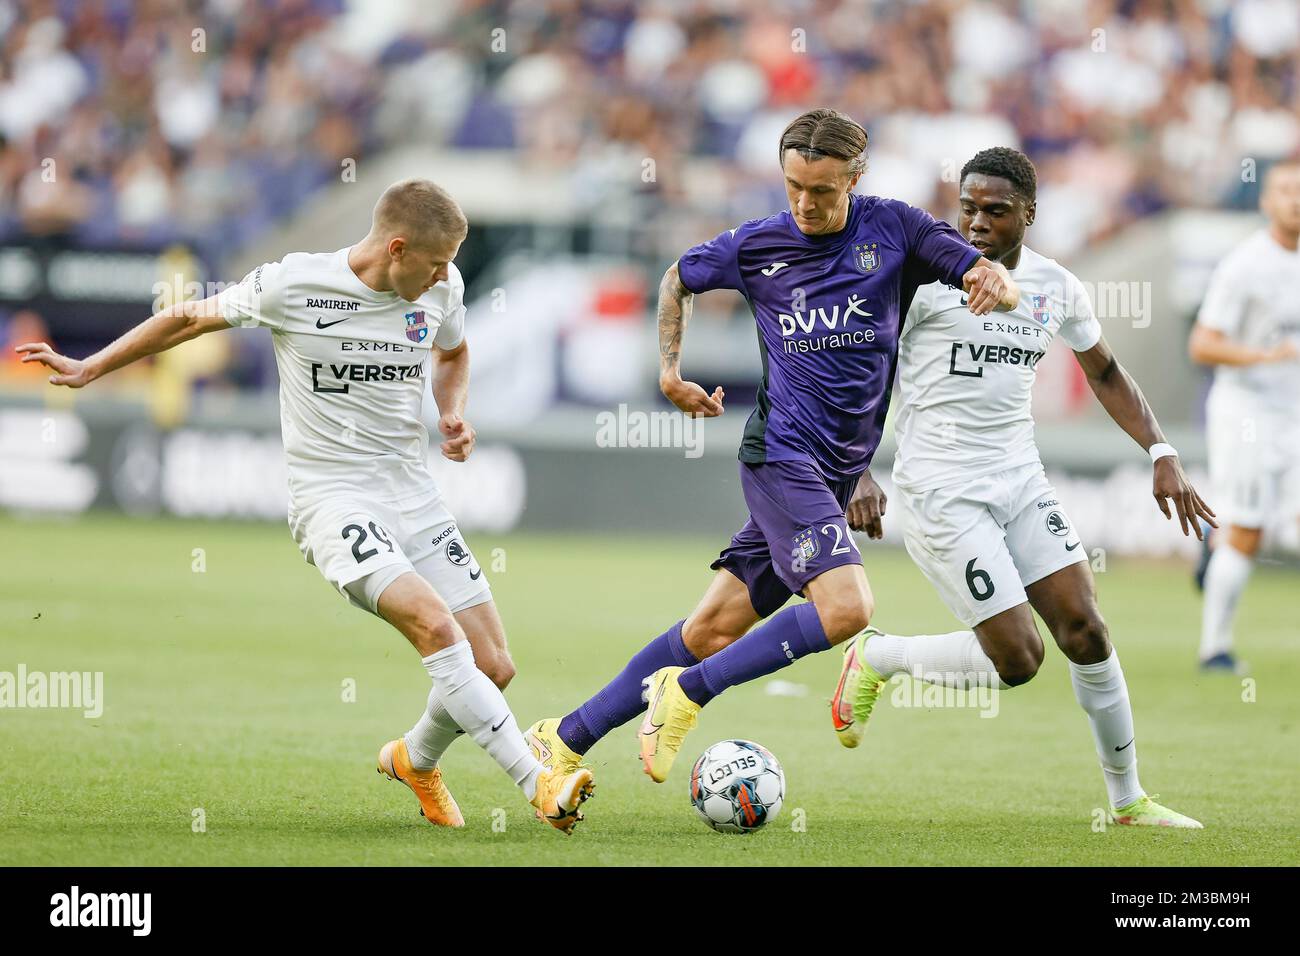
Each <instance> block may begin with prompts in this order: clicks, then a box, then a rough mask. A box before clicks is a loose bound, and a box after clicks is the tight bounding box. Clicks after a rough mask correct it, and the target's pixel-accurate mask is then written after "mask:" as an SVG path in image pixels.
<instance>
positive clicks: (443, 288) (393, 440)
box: [219, 249, 465, 506]
mask: <svg viewBox="0 0 1300 956" xmlns="http://www.w3.org/2000/svg"><path fill="white" fill-rule="evenodd" d="M449 272H450V275H449V277H448V279H447V281H445V282H439V283H438V284H437V285H435V286H434V287H433V288H431V289H429V291H427V292H426V293H424V295H422V296H420V298H419V299H418V300H416V301H415V302H408V301H406V300H405V299H403V298H400V297H399V296H398V295H397V293H396V292H376V291H374V290H373V289H371V288H370V287H369V286H367V285H366V284H365V283H364V282H362V281H361V280H360V279H359V278H358V277H357V275H356V273H354V272H353V271H352V267H351V266H349V265H348V250H347V249H340V250H339V251H337V252H323V253H305V252H295V253H291V254H290V255H287V256H285V257H284V259H282V260H281V261H279V262H268V263H266V264H264V265H261V266H258V267H257V268H256V269H254V270H253V271H252V272H250V273H249V274H248V275H247V276H245V277H244V279H243V281H241V282H240V283H239V284H238V285H234V286H231V287H230V288H228V289H226V290H225V291H223V292H222V293H221V295H220V299H219V301H220V304H221V308H222V311H223V314H224V315H225V318H226V321H227V322H229V323H230V324H231V325H232V326H242V327H245V328H248V327H252V326H265V327H266V328H268V329H270V330H271V341H272V343H273V345H274V348H275V362H276V366H277V367H278V368H279V372H280V427H281V431H282V433H283V439H284V450H285V457H286V458H287V462H288V475H289V498H290V501H291V502H292V503H293V504H294V505H295V506H303V505H308V504H312V503H314V502H316V501H318V500H320V499H322V498H325V497H328V496H329V495H331V494H335V493H338V492H345V493H348V492H356V491H360V492H362V493H363V494H364V495H367V496H371V497H375V498H380V499H382V500H385V501H392V502H398V501H403V500H408V499H411V498H413V497H416V496H418V495H428V494H430V485H431V482H432V476H431V474H430V472H429V468H428V447H429V433H428V430H427V429H426V428H425V427H424V424H423V422H422V421H421V420H420V407H421V404H422V401H423V398H424V394H425V390H426V389H427V388H428V387H429V385H428V378H429V369H430V360H429V356H430V352H431V350H432V348H433V346H435V345H436V346H437V347H438V348H440V349H452V348H455V347H456V346H458V345H459V344H460V343H461V340H462V338H463V337H464V328H465V306H464V295H465V284H464V280H463V279H462V278H461V275H460V270H458V269H457V268H456V266H455V265H451V266H450V267H449Z"/></svg>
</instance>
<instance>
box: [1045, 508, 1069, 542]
mask: <svg viewBox="0 0 1300 956" xmlns="http://www.w3.org/2000/svg"><path fill="white" fill-rule="evenodd" d="M1047 530H1048V531H1050V532H1052V534H1054V535H1056V536H1057V537H1058V538H1064V537H1065V536H1066V535H1067V534H1069V533H1070V522H1068V521H1066V520H1065V515H1063V514H1061V513H1060V512H1059V511H1049V512H1047Z"/></svg>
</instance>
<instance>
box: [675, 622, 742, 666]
mask: <svg viewBox="0 0 1300 956" xmlns="http://www.w3.org/2000/svg"><path fill="white" fill-rule="evenodd" d="M732 630H733V628H730V627H728V626H727V622H726V621H725V620H723V618H722V616H721V615H719V614H717V613H715V612H713V611H704V612H702V613H700V614H697V615H692V616H691V617H690V618H689V619H687V621H686V623H685V624H684V625H682V643H683V644H685V645H686V649H687V650H688V651H690V652H691V654H692V655H693V656H694V657H695V659H696V660H697V661H702V660H704V659H705V658H706V657H712V656H713V655H714V654H716V653H718V651H720V650H722V649H723V648H724V647H727V646H728V645H729V644H734V643H735V641H736V639H737V638H738V637H740V635H739V634H733V633H731V631H732Z"/></svg>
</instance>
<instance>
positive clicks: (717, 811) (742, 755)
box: [691, 740, 785, 833]
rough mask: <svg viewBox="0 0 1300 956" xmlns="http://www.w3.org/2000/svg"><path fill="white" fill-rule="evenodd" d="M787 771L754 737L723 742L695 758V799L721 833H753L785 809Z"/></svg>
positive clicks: (692, 784)
mask: <svg viewBox="0 0 1300 956" xmlns="http://www.w3.org/2000/svg"><path fill="white" fill-rule="evenodd" d="M784 799H785V772H784V771H783V770H782V769H781V764H780V762H779V761H778V760H777V759H776V757H774V756H773V755H772V752H771V751H770V750H768V749H767V748H766V747H764V746H762V745H761V744H756V743H754V742H753V741H752V740H723V741H720V742H719V743H716V744H714V745H713V746H712V747H710V748H709V749H708V750H706V751H704V753H702V754H700V759H699V760H697V761H695V767H694V768H693V769H692V770H691V803H693V804H694V805H695V810H696V812H698V813H699V815H700V816H701V817H702V818H703V819H704V822H705V823H707V824H708V825H709V826H711V827H713V829H715V830H717V831H718V832H719V833H753V832H754V831H755V830H757V829H759V828H760V827H761V826H763V824H765V823H767V821H768V820H771V819H772V818H773V817H775V816H776V815H777V814H778V813H780V812H781V801H782V800H784Z"/></svg>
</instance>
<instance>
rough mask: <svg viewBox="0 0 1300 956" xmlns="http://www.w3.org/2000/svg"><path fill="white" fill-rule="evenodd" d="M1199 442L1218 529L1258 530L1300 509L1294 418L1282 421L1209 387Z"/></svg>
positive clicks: (1245, 398) (1244, 396)
mask: <svg viewBox="0 0 1300 956" xmlns="http://www.w3.org/2000/svg"><path fill="white" fill-rule="evenodd" d="M1205 438H1206V444H1207V445H1208V446H1209V457H1210V482H1211V484H1212V485H1213V486H1214V496H1213V497H1212V498H1211V499H1210V506H1211V507H1212V508H1214V510H1215V512H1216V513H1217V515H1218V517H1219V524H1220V525H1221V526H1224V527H1226V526H1227V525H1237V526H1238V527H1242V528H1264V527H1267V526H1268V525H1271V524H1273V523H1274V521H1275V520H1276V519H1277V518H1279V517H1284V516H1285V515H1287V514H1293V513H1295V511H1296V510H1297V508H1300V500H1297V499H1298V497H1300V487H1298V486H1300V415H1292V416H1291V418H1289V419H1288V418H1287V417H1286V416H1285V415H1280V414H1279V413H1278V412H1277V411H1274V410H1273V409H1271V408H1269V407H1268V406H1267V405H1266V404H1265V402H1263V401H1261V400H1260V399H1259V397H1257V396H1255V395H1251V394H1250V393H1248V392H1242V391H1240V390H1239V389H1230V388H1221V387H1219V386H1215V387H1214V388H1212V389H1210V396H1209V399H1208V400H1207V401H1206V403H1205Z"/></svg>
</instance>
